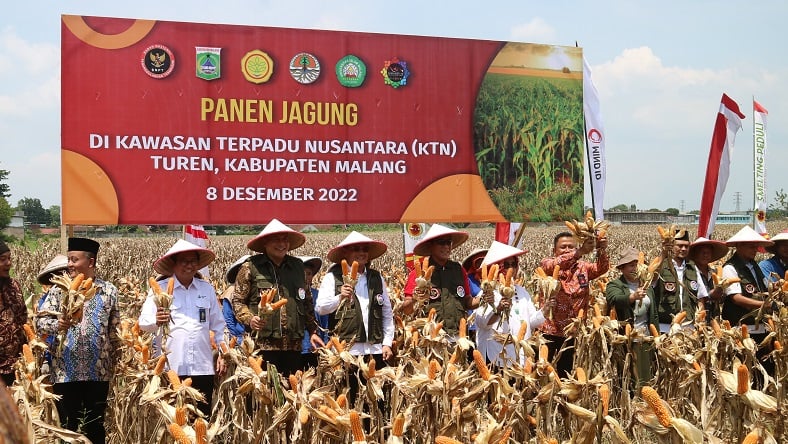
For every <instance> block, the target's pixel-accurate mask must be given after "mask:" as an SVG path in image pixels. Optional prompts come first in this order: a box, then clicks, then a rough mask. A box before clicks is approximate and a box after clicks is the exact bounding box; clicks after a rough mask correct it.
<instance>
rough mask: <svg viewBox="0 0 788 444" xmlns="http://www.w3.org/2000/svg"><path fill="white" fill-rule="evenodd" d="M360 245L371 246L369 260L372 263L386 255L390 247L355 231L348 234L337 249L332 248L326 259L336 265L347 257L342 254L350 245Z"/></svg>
mask: <svg viewBox="0 0 788 444" xmlns="http://www.w3.org/2000/svg"><path fill="white" fill-rule="evenodd" d="M359 244H365V245H367V246H369V259H368V260H370V261H371V260H372V259H375V258H378V257H380V256H382V255H383V253H385V252H386V250H388V247H387V246H386V244H384V243H383V242H381V241H376V240H372V239H370V238H368V237H367V236H364V235H363V234H361V233H359V232H358V231H353V232H351V233H350V234H348V235H347V237H346V238H345V239H344V240H343V241H342V242H340V243H339V244H338V245H337V246H336V247H334V248H332V249H331V251H329V252H328V254H327V255H326V258H328V260H330V261H331V262H334V263H337V262H341V261H342V258H344V257H345V255H344V254H342V249H343V248H344V247H348V246H350V245H359Z"/></svg>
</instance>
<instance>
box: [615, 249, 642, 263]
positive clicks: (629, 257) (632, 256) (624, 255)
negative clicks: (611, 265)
mask: <svg viewBox="0 0 788 444" xmlns="http://www.w3.org/2000/svg"><path fill="white" fill-rule="evenodd" d="M638 259H640V252H639V251H638V250H636V249H635V248H634V247H625V248H624V249H623V250H621V254H619V256H618V262H616V268H619V267H621V266H622V265H626V264H628V263H630V262H632V261H636V260H638Z"/></svg>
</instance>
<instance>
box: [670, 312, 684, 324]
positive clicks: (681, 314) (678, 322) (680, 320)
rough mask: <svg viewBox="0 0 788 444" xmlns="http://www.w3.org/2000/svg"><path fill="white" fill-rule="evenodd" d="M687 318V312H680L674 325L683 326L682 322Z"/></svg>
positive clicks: (674, 320)
mask: <svg viewBox="0 0 788 444" xmlns="http://www.w3.org/2000/svg"><path fill="white" fill-rule="evenodd" d="M686 317H687V312H686V311H680V312H679V314H677V315H676V317H675V318H673V323H674V324H681V323H682V322H684V319H685V318H686Z"/></svg>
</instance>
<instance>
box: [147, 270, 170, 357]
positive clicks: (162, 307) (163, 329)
mask: <svg viewBox="0 0 788 444" xmlns="http://www.w3.org/2000/svg"><path fill="white" fill-rule="evenodd" d="M148 286H149V287H150V289H151V291H152V292H153V302H154V303H155V304H156V323H157V324H158V325H159V333H160V334H161V346H162V348H164V344H165V343H166V341H167V337H168V336H169V335H170V321H172V318H171V317H170V306H171V305H172V299H173V297H172V292H173V290H174V289H175V278H174V277H171V278H170V279H169V280H168V281H167V291H163V290H162V289H161V286H160V285H159V283H158V282H156V279H154V278H152V277H151V278H148ZM159 313H161V318H164V319H165V322H160V320H161V318H160V315H159Z"/></svg>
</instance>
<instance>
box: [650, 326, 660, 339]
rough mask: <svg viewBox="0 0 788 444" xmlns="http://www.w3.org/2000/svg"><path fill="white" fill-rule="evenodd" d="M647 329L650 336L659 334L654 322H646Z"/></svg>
mask: <svg viewBox="0 0 788 444" xmlns="http://www.w3.org/2000/svg"><path fill="white" fill-rule="evenodd" d="M648 331H649V332H651V336H654V337H655V338H656V337H657V336H659V330H657V326H656V325H654V324H648Z"/></svg>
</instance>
